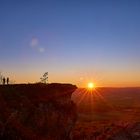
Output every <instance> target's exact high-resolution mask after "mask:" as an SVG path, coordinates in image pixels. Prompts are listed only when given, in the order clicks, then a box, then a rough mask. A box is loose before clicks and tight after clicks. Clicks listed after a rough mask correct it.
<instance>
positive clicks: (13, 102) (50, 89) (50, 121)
mask: <svg viewBox="0 0 140 140" xmlns="http://www.w3.org/2000/svg"><path fill="white" fill-rule="evenodd" d="M75 90H76V86H74V85H70V84H48V85H46V84H20V85H1V86H0V139H7V140H68V139H69V135H70V132H71V130H72V128H73V126H74V124H75V122H76V118H77V114H76V106H75V104H74V103H73V102H72V101H71V94H72V93H73V92H74V91H75Z"/></svg>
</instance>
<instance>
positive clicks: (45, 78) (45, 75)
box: [40, 72, 48, 84]
mask: <svg viewBox="0 0 140 140" xmlns="http://www.w3.org/2000/svg"><path fill="white" fill-rule="evenodd" d="M40 79H41V83H45V84H46V83H47V82H48V72H45V73H44V74H43V76H42V77H41V78H40Z"/></svg>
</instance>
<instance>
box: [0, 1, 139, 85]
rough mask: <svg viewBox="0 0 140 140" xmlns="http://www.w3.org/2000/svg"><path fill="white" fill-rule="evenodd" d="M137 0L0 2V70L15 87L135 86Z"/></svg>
mask: <svg viewBox="0 0 140 140" xmlns="http://www.w3.org/2000/svg"><path fill="white" fill-rule="evenodd" d="M139 61H140V1H139V0H135V1H132V0H123V1H122V0H117V1H114V0H106V1H105V0H80V1H79V0H69V1H66V0H59V1H58V0H34V1H33V0H24V1H19V0H12V1H11V0H1V1H0V71H1V72H2V73H3V74H4V75H6V76H9V77H10V79H12V80H14V81H16V82H17V83H21V82H23V83H25V82H38V81H39V79H40V77H41V76H42V74H43V73H44V72H46V71H48V72H49V82H65V83H73V84H76V85H78V86H85V84H86V83H87V82H90V81H93V82H95V83H96V85H98V86H140V62H139Z"/></svg>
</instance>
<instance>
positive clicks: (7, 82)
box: [7, 77, 9, 85]
mask: <svg viewBox="0 0 140 140" xmlns="http://www.w3.org/2000/svg"><path fill="white" fill-rule="evenodd" d="M8 84H9V77H7V85H8Z"/></svg>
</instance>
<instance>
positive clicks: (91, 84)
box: [87, 82, 95, 89]
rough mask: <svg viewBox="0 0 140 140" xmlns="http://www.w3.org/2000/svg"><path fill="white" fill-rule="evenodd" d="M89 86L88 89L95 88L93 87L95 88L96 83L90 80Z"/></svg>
mask: <svg viewBox="0 0 140 140" xmlns="http://www.w3.org/2000/svg"><path fill="white" fill-rule="evenodd" d="M87 87H88V89H93V88H95V84H94V83H92V82H90V83H88V85H87Z"/></svg>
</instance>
